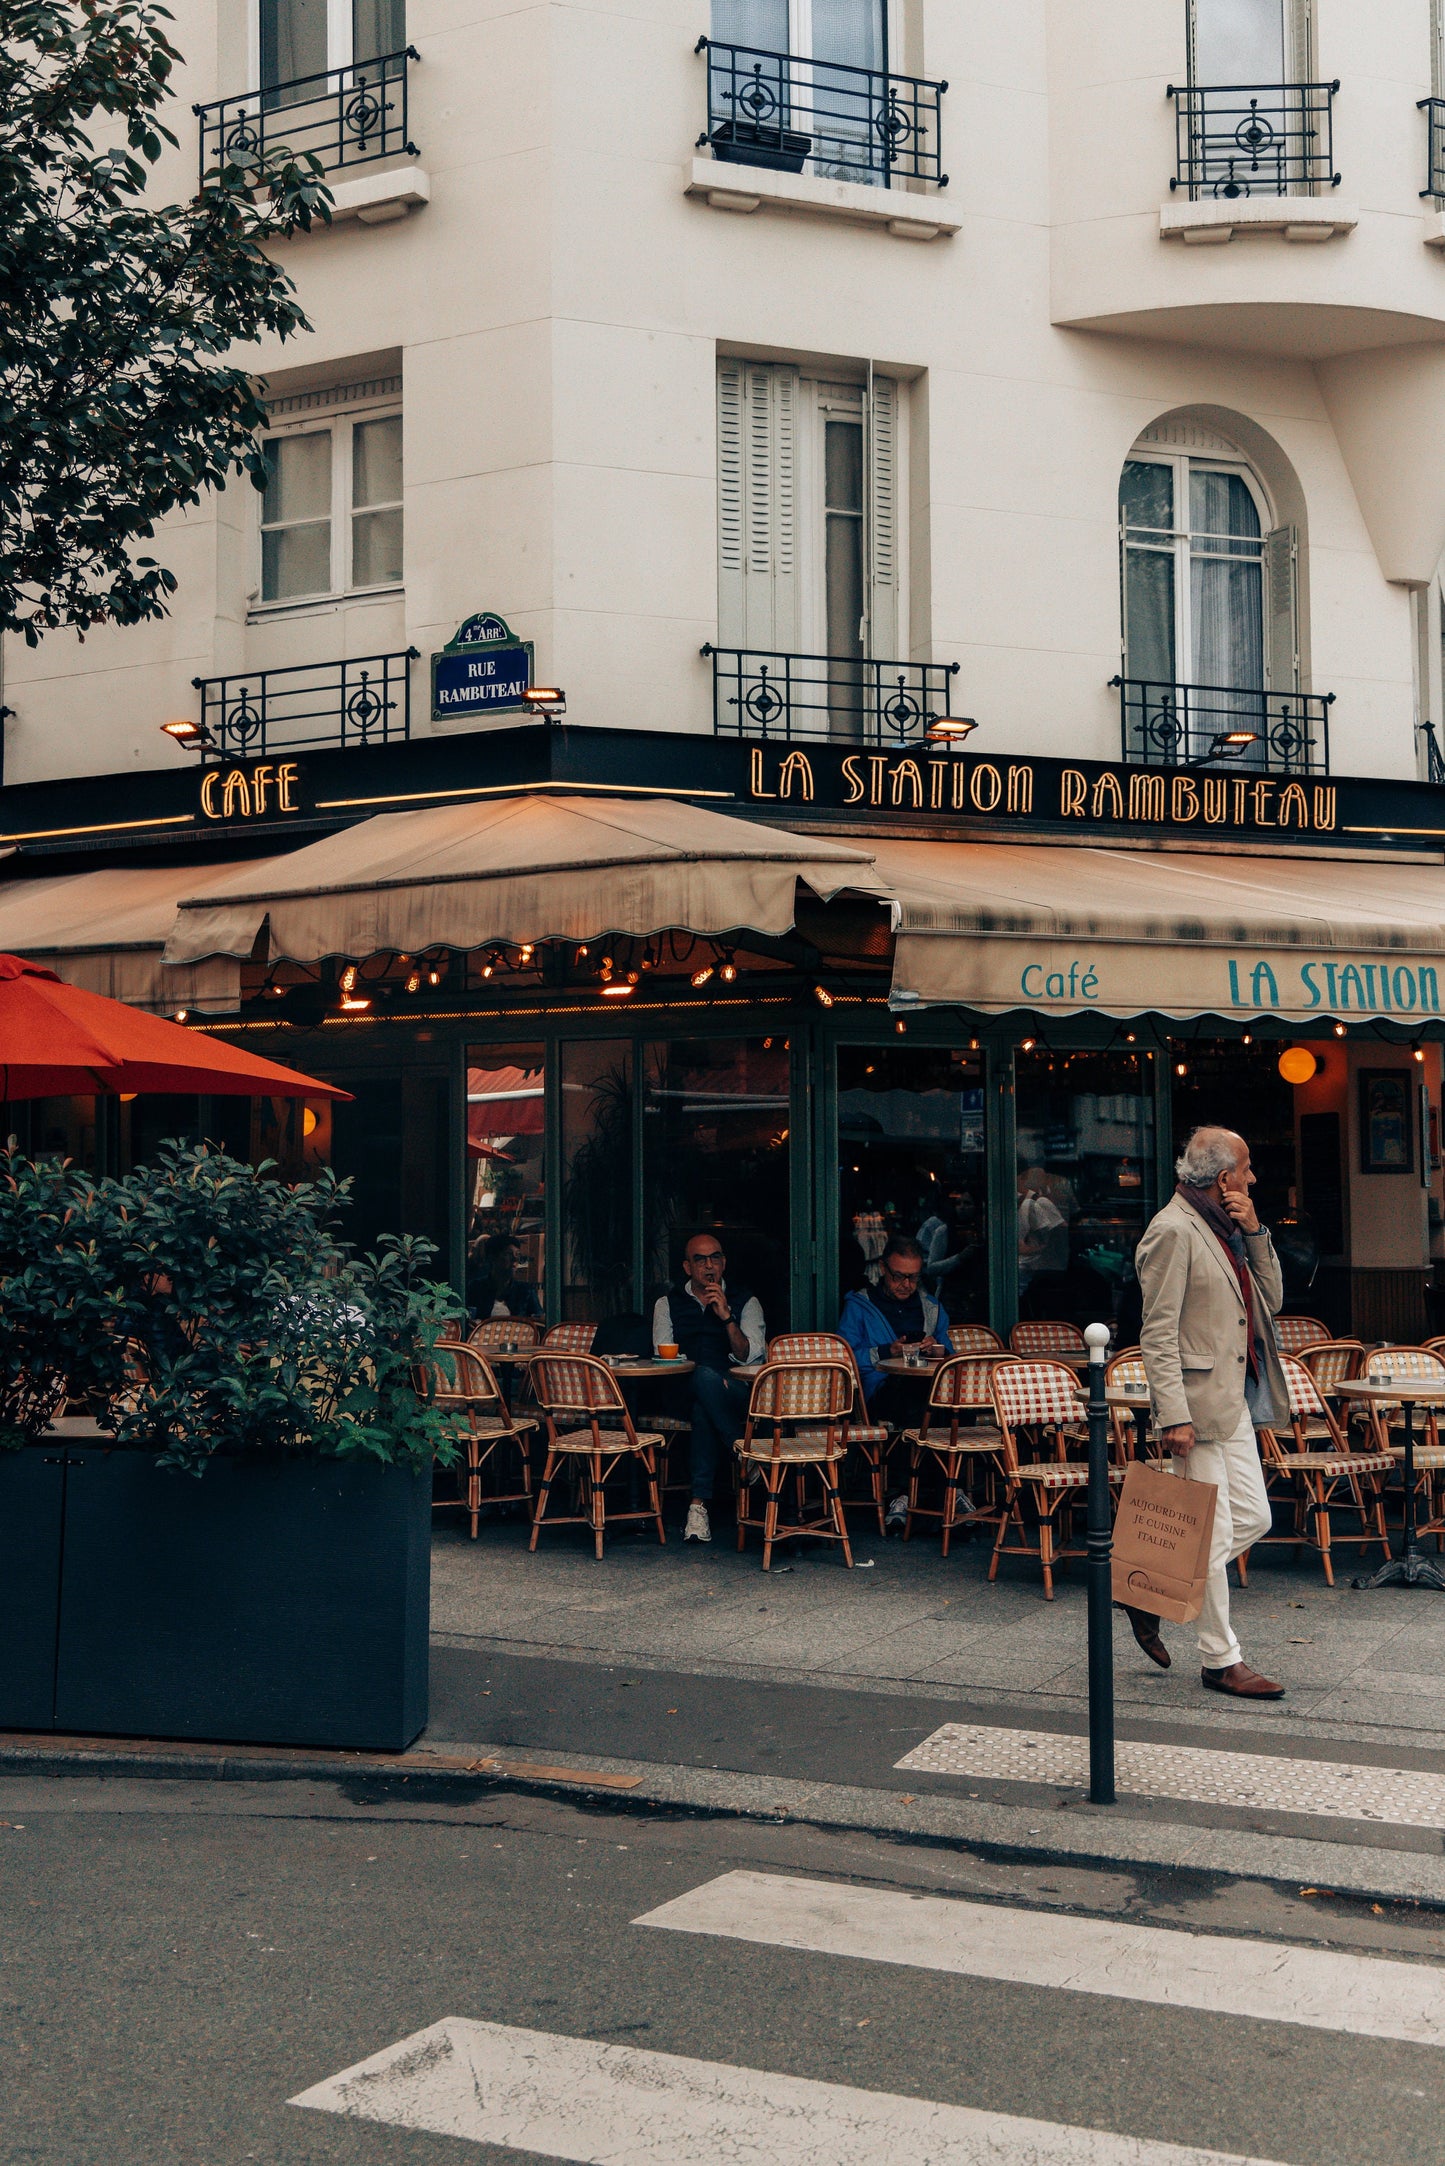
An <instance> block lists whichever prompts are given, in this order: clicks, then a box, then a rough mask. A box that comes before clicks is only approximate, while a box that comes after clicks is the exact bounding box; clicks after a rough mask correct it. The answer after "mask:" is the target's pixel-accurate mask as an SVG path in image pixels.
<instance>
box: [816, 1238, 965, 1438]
mask: <svg viewBox="0 0 1445 2166" xmlns="http://www.w3.org/2000/svg"><path fill="white" fill-rule="evenodd" d="M925 1269H926V1259H925V1257H924V1253H923V1249H922V1246H921V1244H920V1243H919V1242H917V1241H911V1240H909V1238H908V1236H907V1235H906V1234H901V1233H895V1234H893V1235H891V1236H890V1238H889V1241H888V1245H887V1247H886V1248H885V1249H884V1251H883V1254H882V1256H881V1257H880V1258H879V1273H878V1284H877V1285H876V1286H860V1287H857V1288H855V1290H854V1291H853V1292H852V1293H851V1294H849V1295H848V1297H847V1299H846V1300H845V1301H844V1303H843V1312H842V1314H841V1316H840V1317H839V1318H838V1332H839V1336H840V1337H842V1338H845V1339H846V1340H847V1341H848V1344H849V1345H850V1346H851V1347H852V1349H853V1351H854V1353H855V1354H856V1355H857V1357H858V1374H859V1375H860V1376H861V1377H862V1379H863V1396H864V1398H865V1399H866V1400H867V1402H868V1410H869V1412H870V1413H873V1412H874V1410H875V1408H876V1407H877V1406H878V1405H879V1402H880V1396H881V1394H882V1393H883V1392H884V1390H885V1389H886V1388H887V1387H888V1386H890V1385H891V1384H893V1383H894V1382H895V1381H901V1380H897V1379H894V1378H893V1377H890V1376H889V1375H888V1374H887V1373H886V1371H885V1370H883V1369H880V1368H879V1366H878V1364H879V1362H880V1361H898V1360H901V1359H902V1358H903V1357H904V1356H905V1355H907V1354H910V1353H921V1354H925V1355H929V1356H932V1357H933V1358H935V1359H936V1358H937V1357H938V1356H939V1355H941V1354H951V1353H952V1352H953V1341H952V1340H951V1339H950V1338H949V1336H948V1312H947V1310H946V1309H945V1308H944V1307H943V1304H942V1302H940V1301H939V1300H938V1299H937V1297H936V1296H935V1295H933V1294H930V1293H926V1292H925V1291H924V1287H923V1275H924V1271H925ZM893 1396H894V1397H897V1396H898V1394H897V1393H894V1394H893Z"/></svg>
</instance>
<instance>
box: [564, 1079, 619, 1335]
mask: <svg viewBox="0 0 1445 2166" xmlns="http://www.w3.org/2000/svg"><path fill="white" fill-rule="evenodd" d="M633 1119H634V1103H633V1053H632V1047H631V1045H630V1044H629V1043H627V1041H626V1040H625V1039H616V1038H602V1039H587V1040H583V1041H579V1042H577V1043H574V1044H571V1045H564V1046H563V1048H562V1257H563V1266H562V1317H563V1320H564V1321H565V1322H568V1323H572V1322H579V1323H595V1322H600V1321H601V1320H602V1319H603V1318H604V1317H612V1316H625V1315H630V1314H633V1313H635V1311H636V1308H637V1303H636V1300H635V1297H634V1293H633V1284H634V1281H633V1209H632V1205H633V1197H632V1179H633V1165H634V1161H635V1153H634V1148H633V1135H632V1130H633Z"/></svg>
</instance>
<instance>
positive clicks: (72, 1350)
mask: <svg viewBox="0 0 1445 2166" xmlns="http://www.w3.org/2000/svg"><path fill="white" fill-rule="evenodd" d="M97 1217H98V1196H97V1191H96V1187H95V1184H94V1183H93V1182H88V1181H86V1180H85V1179H83V1178H82V1177H81V1176H78V1175H76V1174H74V1173H72V1172H71V1171H70V1169H69V1168H68V1167H65V1166H63V1165H62V1164H61V1162H60V1161H59V1160H58V1159H41V1160H40V1161H39V1162H38V1163H36V1164H32V1163H31V1162H30V1161H29V1160H28V1159H24V1158H21V1157H20V1156H19V1155H18V1154H17V1153H16V1151H15V1150H14V1148H13V1145H12V1147H11V1149H10V1150H9V1151H7V1152H5V1153H3V1154H0V1450H8V1449H15V1448H18V1447H19V1446H20V1445H22V1444H24V1443H26V1442H27V1441H28V1440H29V1439H31V1438H33V1437H36V1436H38V1435H39V1434H40V1433H41V1431H42V1430H44V1429H45V1428H46V1427H48V1425H49V1423H50V1422H51V1420H52V1419H53V1417H54V1416H55V1414H56V1413H57V1412H58V1411H59V1409H60V1406H61V1403H62V1401H63V1400H64V1397H65V1392H66V1384H67V1379H68V1378H69V1377H70V1376H71V1375H73V1374H77V1373H81V1372H83V1373H84V1374H85V1375H86V1376H87V1378H91V1377H97V1376H98V1375H99V1374H100V1373H101V1371H102V1370H103V1368H104V1366H105V1363H104V1356H103V1355H99V1358H98V1352H99V1348H100V1347H101V1346H103V1345H104V1344H106V1343H110V1344H111V1345H112V1347H113V1346H114V1344H115V1342H114V1339H113V1336H111V1335H110V1334H108V1332H107V1328H106V1326H107V1319H108V1315H109V1312H110V1304H109V1303H108V1301H107V1298H106V1293H105V1286H104V1280H103V1278H102V1275H101V1272H100V1268H99V1261H98V1254H97V1249H96V1242H95V1232H96V1221H97ZM118 1374H119V1360H118V1357H116V1358H114V1359H113V1361H112V1376H113V1377H115V1376H118Z"/></svg>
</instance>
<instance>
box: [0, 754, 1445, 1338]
mask: <svg viewBox="0 0 1445 2166" xmlns="http://www.w3.org/2000/svg"><path fill="white" fill-rule="evenodd" d="M0 847H3V848H4V849H5V850H6V851H7V852H8V854H7V856H6V857H5V859H4V862H3V865H0V875H3V878H0V949H4V950H8V951H13V952H18V953H21V954H25V955H28V956H32V957H36V958H38V959H41V960H43V961H45V962H47V963H49V964H50V965H51V966H52V967H53V968H55V969H56V970H57V971H59V972H60V974H61V975H62V976H64V977H67V978H70V979H73V980H74V981H75V982H77V983H81V984H85V985H90V986H94V987H96V988H98V989H100V990H102V991H106V992H111V993H116V994H119V995H120V996H121V997H123V998H126V999H130V1000H137V1001H141V1002H144V1003H146V1004H147V1005H150V1006H154V1007H156V1008H158V1009H161V1010H163V1011H164V1012H166V1013H170V1014H175V1013H177V1012H178V1011H185V1013H186V1015H187V1017H188V1018H189V1020H191V1021H192V1022H193V1023H194V1024H196V1025H197V1027H204V1028H206V1029H208V1030H215V1031H218V1032H221V1033H223V1034H224V1035H225V1036H227V1037H228V1038H230V1039H231V1040H232V1042H234V1043H237V1044H246V1045H250V1046H253V1047H254V1048H255V1049H256V1050H258V1051H262V1052H265V1053H267V1054H271V1055H273V1056H274V1057H276V1058H278V1059H281V1060H284V1061H287V1062H290V1063H293V1064H295V1065H296V1066H298V1067H300V1068H302V1069H304V1070H306V1071H308V1072H310V1073H312V1074H316V1075H319V1076H323V1077H326V1078H329V1079H332V1080H334V1081H336V1082H338V1083H341V1084H344V1085H345V1087H346V1088H347V1089H348V1090H350V1091H352V1092H354V1093H355V1098H354V1102H353V1103H351V1104H341V1105H334V1106H333V1105H329V1104H321V1103H318V1104H316V1105H314V1106H306V1105H292V1104H289V1103H281V1102H274V1103H273V1102H270V1101H258V1102H255V1103H251V1104H249V1105H248V1104H246V1103H245V1102H244V1101H233V1102H222V1101H219V1100H217V1101H215V1102H214V1103H206V1102H204V1101H202V1102H196V1101H185V1102H182V1101H176V1100H159V1099H157V1100H147V1099H144V1098H141V1099H137V1100H134V1101H131V1102H128V1103H117V1102H114V1101H112V1102H109V1103H107V1102H105V1101H97V1100H67V1101H46V1102H42V1103H40V1104H37V1105H34V1106H16V1107H13V1108H10V1109H8V1113H9V1126H10V1128H11V1129H13V1130H14V1131H16V1132H17V1133H18V1134H19V1135H20V1136H21V1138H22V1140H23V1141H25V1142H27V1143H30V1144H33V1145H35V1146H56V1147H64V1148H66V1149H68V1150H70V1151H72V1152H73V1153H75V1154H77V1155H79V1156H81V1157H83V1158H86V1159H88V1160H90V1161H91V1162H93V1163H95V1164H97V1165H99V1166H101V1167H113V1166H120V1165H124V1164H126V1163H129V1162H133V1161H135V1160H137V1159H139V1158H141V1157H143V1156H144V1155H145V1154H146V1152H147V1151H148V1150H149V1149H151V1148H152V1147H153V1145H154V1143H155V1142H156V1141H157V1140H158V1139H159V1138H160V1137H162V1136H164V1135H167V1134H171V1133H175V1132H177V1131H178V1130H180V1129H186V1128H188V1129H190V1130H192V1131H199V1132H202V1133H206V1134H210V1135H214V1136H216V1137H217V1138H218V1139H220V1140H223V1141H224V1142H225V1143H226V1144H227V1146H228V1147H229V1148H231V1149H233V1150H235V1151H237V1152H239V1153H242V1154H243V1155H249V1156H250V1157H252V1158H256V1159H259V1158H262V1157H269V1158H272V1159H275V1160H276V1161H277V1162H278V1164H279V1166H280V1168H281V1169H282V1171H283V1173H286V1174H292V1175H295V1174H299V1173H302V1172H304V1171H305V1170H306V1169H307V1168H308V1167H314V1166H316V1165H319V1164H322V1163H330V1164H332V1165H333V1166H335V1168H336V1169H337V1171H338V1172H340V1173H344V1174H348V1175H350V1176H351V1177H352V1178H353V1181H354V1185H355V1197H356V1201H355V1208H354V1212H353V1218H352V1233H353V1236H354V1237H355V1238H356V1239H358V1240H360V1241H363V1242H369V1241H371V1240H372V1239H374V1237H375V1236H376V1234H377V1233H379V1232H382V1231H386V1230H389V1229H394V1230H410V1231H414V1232H420V1233H424V1234H427V1235H429V1236H430V1237H431V1238H432V1239H433V1240H434V1241H435V1242H436V1243H437V1244H438V1246H439V1248H440V1250H441V1252H442V1257H443V1260H444V1265H445V1268H446V1270H447V1271H448V1272H449V1273H450V1274H451V1275H452V1277H453V1278H454V1279H455V1281H456V1283H457V1284H458V1285H459V1286H466V1288H467V1289H468V1292H469V1294H470V1296H471V1298H472V1300H473V1303H474V1305H476V1306H477V1307H478V1308H480V1309H482V1311H483V1313H486V1312H487V1311H488V1309H489V1305H490V1304H491V1303H492V1302H493V1301H494V1300H498V1299H502V1300H505V1298H506V1289H507V1287H508V1286H509V1285H514V1286H516V1287H519V1288H522V1289H530V1290H531V1295H532V1297H533V1298H534V1299H535V1302H536V1304H537V1305H538V1306H539V1307H540V1309H541V1310H542V1312H543V1313H544V1314H545V1316H546V1317H547V1319H548V1320H549V1321H550V1320H557V1319H584V1318H595V1317H600V1316H602V1315H615V1314H619V1313H627V1312H644V1313H645V1312H646V1309H647V1307H648V1304H649V1302H650V1300H651V1298H652V1296H653V1294H654V1293H655V1291H656V1290H657V1289H658V1288H659V1287H660V1286H661V1285H662V1284H663V1283H665V1282H666V1281H667V1280H668V1279H669V1278H670V1277H671V1276H672V1274H673V1272H674V1270H675V1268H676V1262H677V1249H678V1246H679V1244H680V1241H681V1239H682V1238H683V1237H684V1236H685V1234H686V1233H687V1232H688V1231H689V1230H691V1229H693V1228H695V1227H699V1226H705V1227H708V1228H711V1229H714V1230H715V1231H716V1232H717V1234H718V1236H719V1238H720V1239H721V1240H722V1242H723V1244H724V1245H725V1247H726V1250H727V1253H728V1256H729V1259H730V1267H731V1269H732V1271H733V1273H734V1274H735V1275H736V1276H737V1277H738V1278H740V1279H743V1280H745V1281H746V1282H747V1284H748V1285H749V1286H750V1287H752V1288H753V1289H754V1291H756V1292H757V1293H758V1294H759V1296H760V1297H761V1299H762V1301H763V1304H764V1308H765V1312H766V1315H767V1320H768V1324H769V1328H770V1329H780V1328H783V1327H784V1326H785V1325H792V1326H793V1327H804V1326H807V1325H810V1324H822V1325H827V1324H830V1323H831V1322H832V1321H833V1319H834V1317H835V1316H836V1313H837V1307H838V1302H839V1299H840V1296H841V1294H842V1293H843V1292H844V1291H846V1290H847V1288H848V1287H850V1286H851V1285H854V1284H857V1283H858V1282H859V1281H860V1279H861V1278H862V1276H863V1274H864V1273H865V1272H866V1271H867V1270H868V1267H869V1265H870V1263H872V1262H874V1261H875V1260H876V1257H877V1255H878V1253H879V1251H880V1250H881V1247H882V1244H883V1241H884V1239H885V1238H886V1236H887V1234H888V1233H889V1232H891V1231H894V1230H899V1229H901V1230H903V1231H905V1232H907V1233H909V1234H911V1235H914V1236H916V1237H918V1238H920V1239H921V1241H922V1242H923V1245H924V1248H925V1252H926V1255H927V1259H928V1275H929V1281H930V1283H931V1284H932V1285H933V1286H934V1287H936V1288H937V1290H938V1291H939V1292H940V1293H941V1295H942V1298H943V1300H944V1303H945V1305H946V1307H947V1309H948V1311H949V1313H950V1315H951V1316H953V1317H954V1318H955V1319H962V1320H977V1321H984V1322H991V1323H993V1324H994V1325H995V1326H996V1327H998V1328H1006V1327H1007V1326H1008V1325H1009V1324H1010V1323H1011V1322H1012V1321H1013V1320H1014V1319H1015V1318H1016V1317H1017V1316H1018V1315H1020V1314H1023V1315H1037V1316H1063V1317H1069V1318H1072V1319H1073V1320H1075V1321H1081V1322H1082V1321H1087V1320H1089V1319H1091V1318H1093V1317H1097V1316H1104V1317H1111V1316H1115V1315H1120V1314H1122V1313H1123V1311H1124V1310H1125V1309H1126V1308H1127V1303H1128V1300H1129V1296H1130V1289H1131V1286H1132V1259H1133V1252H1134V1246H1135V1243H1136V1241H1137V1239H1138V1236H1139V1234H1140V1232H1141V1230H1142V1228H1143V1226H1144V1224H1145V1223H1146V1221H1147V1219H1148V1218H1149V1216H1150V1214H1151V1212H1152V1211H1153V1210H1154V1209H1155V1208H1156V1205H1157V1204H1158V1203H1159V1202H1160V1201H1161V1200H1162V1199H1163V1198H1164V1197H1166V1196H1167V1195H1168V1193H1169V1190H1170V1187H1171V1185H1172V1180H1173V1175H1172V1171H1171V1167H1172V1160H1173V1156H1174V1153H1175V1150H1176V1147H1177V1142H1178V1140H1179V1139H1180V1138H1181V1137H1182V1136H1183V1134H1185V1133H1186V1132H1187V1131H1188V1129H1189V1128H1190V1126H1191V1125H1192V1124H1194V1123H1195V1122H1198V1121H1201V1120H1224V1121H1226V1122H1229V1123H1230V1124H1232V1125H1236V1126H1238V1127H1239V1128H1240V1129H1242V1130H1243V1131H1244V1132H1245V1134H1246V1135H1247V1136H1248V1138H1249V1140H1250V1143H1251V1144H1252V1146H1253V1150H1254V1162H1255V1166H1256V1168H1257V1170H1258V1173H1259V1198H1260V1204H1261V1209H1262V1211H1263V1213H1264V1215H1265V1216H1266V1218H1267V1219H1268V1220H1269V1221H1270V1223H1271V1224H1272V1225H1273V1226H1274V1227H1275V1229H1276V1237H1277V1240H1278V1242H1279V1245H1280V1248H1281V1251H1282V1253H1283V1255H1284V1257H1285V1259H1286V1266H1287V1271H1288V1274H1289V1295H1290V1302H1289V1305H1290V1306H1291V1307H1293V1308H1295V1309H1296V1310H1302V1311H1305V1312H1307V1313H1310V1314H1314V1315H1318V1316H1321V1317H1322V1318H1324V1319H1325V1321H1326V1322H1328V1323H1329V1324H1330V1325H1331V1326H1333V1327H1334V1328H1335V1329H1337V1330H1341V1331H1346V1330H1353V1331H1354V1332H1356V1333H1359V1334H1361V1335H1363V1336H1364V1337H1366V1338H1370V1337H1377V1336H1378V1337H1385V1336H1402V1337H1413V1336H1416V1335H1418V1334H1419V1333H1420V1332H1422V1331H1423V1330H1424V1329H1425V1328H1426V1326H1427V1325H1430V1326H1433V1327H1434V1328H1435V1329H1440V1328H1441V1327H1442V1325H1445V1313H1442V1310H1441V1306H1440V1304H1439V1302H1438V1301H1437V1299H1436V1295H1435V1289H1434V1278H1435V1271H1436V1261H1435V1259H1436V1258H1437V1256H1439V1255H1440V1254H1441V1252H1442V1240H1441V1231H1440V1227H1441V1216H1442V1213H1441V1202H1440V1198H1441V1180H1440V1134H1439V1106H1440V1089H1441V1053H1440V1047H1441V1042H1442V1037H1445V1022H1442V1016H1445V1010H1442V987H1445V791H1442V790H1440V789H1439V788H1436V787H1433V786H1430V785H1427V784H1422V783H1406V782H1384V781H1373V780H1366V779H1358V780H1351V779H1348V778H1335V779H1331V780H1321V779H1316V778H1308V779H1290V778H1288V777H1284V776H1276V775H1270V774H1263V773H1258V772H1253V771H1238V772H1232V771H1229V770H1228V769H1227V768H1226V767H1221V768H1220V769H1219V770H1218V771H1204V772H1200V771H1198V770H1178V771H1168V770H1149V769H1141V768H1130V767H1122V766H1110V765H1104V764H1099V763H1090V762H1075V763H1068V762H1064V761H1058V760H1049V759H1011V758H1008V757H1006V756H1000V755H997V754H975V753H966V752H962V751H956V750H951V749H948V748H946V747H943V748H938V749H935V748H933V747H928V746H923V747H912V748H904V749H899V750H882V749H875V748H873V747H870V746H866V745H849V744H846V743H843V744H840V743H814V744H809V745H807V746H800V745H789V744H778V743H774V742H768V741H766V740H762V741H758V740H755V741H749V740H747V739H745V738H723V737H718V738H711V737H698V736H694V735H668V734H665V733H662V732H656V731H635V732H616V731H599V730H591V731H589V730H587V729H585V728H567V727H561V726H557V725H555V724H548V723H543V722H537V723H529V724H525V725H522V726H513V725H511V724H509V723H502V722H501V721H500V719H499V720H498V721H497V722H496V723H495V724H494V725H493V726H492V727H491V728H489V729H485V730H482V731H479V732H478V733H476V734H473V735H469V736H465V737H433V738H427V739H421V740H412V741H403V742H400V743H395V744H389V745H381V746H376V747H373V748H348V749H345V750H342V749H327V750H320V751H311V752H306V751H302V752H298V753H295V754H289V755H287V756H285V757H280V756H276V757H271V758H248V759H237V760H226V759H222V758H217V757H215V756H212V755H210V754H206V753H204V752H203V754H202V757H201V760H200V763H199V764H198V765H197V764H190V765H188V766H186V767H184V768H182V767H179V766H178V767H177V769H176V770H175V771H174V772H171V771H166V772H157V773H150V774H136V773H134V772H132V773H127V774H122V775H115V776H102V777H92V778H85V779H83V780H73V781H67V782H46V783H35V784H29V785H23V786H17V787H11V788H8V789H5V790H0ZM522 1298H525V1295H523V1296H522Z"/></svg>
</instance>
